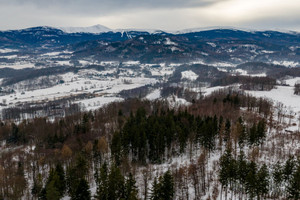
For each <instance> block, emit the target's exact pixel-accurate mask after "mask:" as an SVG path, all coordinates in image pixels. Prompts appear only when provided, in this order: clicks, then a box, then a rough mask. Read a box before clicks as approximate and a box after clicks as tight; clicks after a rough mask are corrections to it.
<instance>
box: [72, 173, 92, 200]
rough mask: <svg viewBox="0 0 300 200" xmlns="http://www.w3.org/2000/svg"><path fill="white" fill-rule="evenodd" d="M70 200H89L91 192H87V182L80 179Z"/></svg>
mask: <svg viewBox="0 0 300 200" xmlns="http://www.w3.org/2000/svg"><path fill="white" fill-rule="evenodd" d="M71 199H72V200H90V199H91V192H90V190H89V185H88V182H87V181H86V180H85V179H84V178H82V179H80V181H79V184H78V186H77V188H76V191H75V195H74V196H73V197H72V198H71Z"/></svg>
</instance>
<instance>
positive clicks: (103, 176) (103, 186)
mask: <svg viewBox="0 0 300 200" xmlns="http://www.w3.org/2000/svg"><path fill="white" fill-rule="evenodd" d="M96 182H97V192H96V196H95V198H96V199H99V200H107V199H108V168H107V164H106V163H104V164H103V165H102V166H101V169H100V175H99V177H96Z"/></svg>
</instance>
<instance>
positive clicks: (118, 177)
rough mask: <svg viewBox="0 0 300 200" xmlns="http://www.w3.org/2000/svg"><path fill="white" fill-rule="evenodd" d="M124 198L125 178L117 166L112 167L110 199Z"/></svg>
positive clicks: (109, 183) (109, 180)
mask: <svg viewBox="0 0 300 200" xmlns="http://www.w3.org/2000/svg"><path fill="white" fill-rule="evenodd" d="M124 196H125V194H124V176H123V175H122V174H121V171H120V169H119V168H118V167H117V166H115V165H112V166H111V169H110V174H109V175H108V199H109V200H114V199H121V198H124Z"/></svg>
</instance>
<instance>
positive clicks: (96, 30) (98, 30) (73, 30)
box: [59, 24, 112, 33]
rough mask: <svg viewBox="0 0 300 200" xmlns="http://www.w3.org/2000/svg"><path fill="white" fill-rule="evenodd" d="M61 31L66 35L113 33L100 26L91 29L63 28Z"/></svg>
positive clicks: (90, 27)
mask: <svg viewBox="0 0 300 200" xmlns="http://www.w3.org/2000/svg"><path fill="white" fill-rule="evenodd" d="M59 29H61V30H62V31H64V32H66V33H105V32H110V31H112V30H111V29H110V28H108V27H106V26H102V25H100V24H98V25H95V26H89V27H61V28H59Z"/></svg>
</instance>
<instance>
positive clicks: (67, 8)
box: [0, 0, 226, 16]
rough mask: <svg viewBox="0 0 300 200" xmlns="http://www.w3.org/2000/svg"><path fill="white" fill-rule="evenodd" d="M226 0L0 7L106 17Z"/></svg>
mask: <svg viewBox="0 0 300 200" xmlns="http://www.w3.org/2000/svg"><path fill="white" fill-rule="evenodd" d="M220 1H226V0H26V1H24V0H10V1H6V0H0V4H1V7H5V5H11V6H33V7H36V8H37V9H43V10H48V11H51V12H54V13H65V14H66V13H69V14H79V15H82V14H84V15H92V16H94V15H106V14H111V13H116V12H124V11H134V10H135V9H166V8H167V9H181V8H190V7H199V6H208V5H211V4H214V3H217V2H220Z"/></svg>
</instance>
